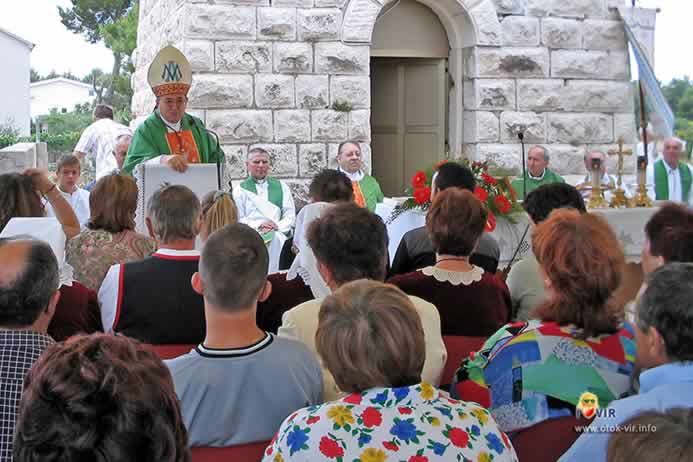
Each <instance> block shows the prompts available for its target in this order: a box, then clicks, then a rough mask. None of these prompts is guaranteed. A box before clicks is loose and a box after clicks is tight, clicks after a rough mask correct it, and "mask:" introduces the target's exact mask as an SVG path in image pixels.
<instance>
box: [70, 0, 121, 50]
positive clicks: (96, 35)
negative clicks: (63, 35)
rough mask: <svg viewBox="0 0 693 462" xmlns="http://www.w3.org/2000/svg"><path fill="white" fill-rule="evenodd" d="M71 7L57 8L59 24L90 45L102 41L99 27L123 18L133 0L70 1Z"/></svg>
mask: <svg viewBox="0 0 693 462" xmlns="http://www.w3.org/2000/svg"><path fill="white" fill-rule="evenodd" d="M70 3H71V4H72V7H67V8H63V7H60V6H59V7H58V14H60V22H62V23H63V25H64V26H65V27H67V29H68V30H70V31H72V32H74V33H75V34H80V35H84V37H85V38H86V39H87V40H88V41H89V42H90V43H96V42H98V41H99V40H102V39H103V36H102V35H101V30H100V27H101V26H104V25H107V24H113V23H114V22H116V21H118V19H120V18H122V17H123V16H125V15H126V14H127V13H128V11H129V10H130V8H131V7H132V5H133V3H134V0H70Z"/></svg>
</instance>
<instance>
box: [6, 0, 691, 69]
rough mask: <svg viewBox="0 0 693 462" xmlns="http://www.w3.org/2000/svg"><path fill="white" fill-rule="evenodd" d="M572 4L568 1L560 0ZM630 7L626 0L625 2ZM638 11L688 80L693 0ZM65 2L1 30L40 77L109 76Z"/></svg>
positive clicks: (104, 52) (10, 5) (647, 2)
mask: <svg viewBox="0 0 693 462" xmlns="http://www.w3.org/2000/svg"><path fill="white" fill-rule="evenodd" d="M565 1H572V0H565ZM624 1H625V2H626V3H628V4H630V0H624ZM637 3H638V5H640V6H643V7H657V8H660V9H661V12H660V13H659V14H658V15H657V28H656V36H655V73H656V74H657V78H658V79H659V80H661V81H662V82H664V83H666V82H669V81H670V80H671V79H672V78H674V77H678V78H681V77H683V76H684V75H688V76H689V77H693V59H692V58H691V57H690V55H689V54H688V53H686V52H685V51H683V50H685V47H686V46H687V45H688V42H687V39H686V37H688V34H687V32H688V28H690V24H691V18H693V0H637ZM58 5H60V6H69V5H70V1H69V0H2V6H3V10H2V14H0V27H1V28H3V29H5V30H8V31H10V32H12V33H14V34H16V35H19V36H20V37H22V38H24V39H26V40H29V41H30V42H33V43H34V44H36V47H35V48H34V51H33V52H32V53H31V65H32V67H33V68H34V69H36V70H37V71H38V72H39V73H41V74H47V73H49V72H50V71H51V70H55V71H56V72H58V73H63V72H67V71H70V72H72V73H73V74H75V75H77V76H80V77H81V76H84V75H86V74H88V73H89V71H91V69H93V68H95V67H97V68H101V69H102V70H104V71H107V72H109V71H110V69H111V67H112V66H113V57H112V55H111V52H110V51H109V50H108V49H107V48H106V47H105V46H103V44H100V43H99V44H90V43H88V42H87V41H86V40H85V39H84V38H82V36H80V35H77V34H74V33H72V32H70V31H68V30H67V29H66V28H65V26H63V25H62V24H61V23H60V16H59V15H58V9H57V6H58Z"/></svg>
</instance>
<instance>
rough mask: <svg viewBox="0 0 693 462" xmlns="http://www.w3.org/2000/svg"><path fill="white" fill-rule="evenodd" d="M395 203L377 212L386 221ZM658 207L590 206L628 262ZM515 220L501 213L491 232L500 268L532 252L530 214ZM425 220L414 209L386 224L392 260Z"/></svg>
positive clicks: (633, 258) (637, 258)
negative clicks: (609, 229) (611, 232)
mask: <svg viewBox="0 0 693 462" xmlns="http://www.w3.org/2000/svg"><path fill="white" fill-rule="evenodd" d="M394 207H395V205H394V204H392V203H387V202H383V203H379V204H378V205H377V206H376V208H375V213H376V214H377V215H379V216H380V217H381V218H382V219H383V221H385V222H386V223H387V220H388V218H389V217H390V215H391V214H392V211H393V210H394ZM656 211H657V208H656V207H652V208H634V209H597V210H591V212H593V213H598V214H600V215H602V216H604V217H605V218H606V220H607V221H608V222H609V224H610V225H611V227H612V229H613V230H614V232H615V233H616V236H617V237H618V240H619V241H620V242H621V245H622V246H623V251H624V253H625V255H626V261H627V262H629V263H639V262H640V254H641V251H642V248H643V246H644V244H645V231H644V229H645V223H647V221H648V220H649V219H650V217H651V216H652V215H653V214H654V213H655V212H656ZM513 220H514V221H515V223H512V222H511V221H509V220H508V219H507V218H503V217H498V219H497V224H496V229H495V231H494V232H493V233H491V235H492V236H493V237H494V238H495V239H496V241H497V242H498V245H499V246H500V259H499V264H498V269H503V268H505V267H506V266H507V265H508V263H510V261H511V260H512V259H513V255H514V254H515V252H516V251H517V255H516V256H515V260H514V261H518V260H519V259H521V258H523V257H525V256H526V255H528V254H530V253H531V252H532V246H531V244H532V228H531V227H529V228H528V223H529V217H528V216H527V214H526V213H524V212H522V213H518V214H515V215H514V216H513ZM425 224H426V214H425V212H423V211H421V210H417V209H414V210H408V211H406V212H404V213H402V214H401V215H400V216H399V217H397V219H395V220H394V221H393V222H392V223H390V224H388V225H387V232H388V236H389V238H390V243H389V247H388V250H389V252H390V263H392V260H393V259H394V258H395V252H396V251H397V247H398V246H399V243H400V241H401V240H402V236H404V234H405V233H406V232H407V231H409V230H412V229H414V228H418V227H420V226H424V225H425ZM525 231H526V233H525ZM576 244H579V243H576ZM518 247H519V250H518Z"/></svg>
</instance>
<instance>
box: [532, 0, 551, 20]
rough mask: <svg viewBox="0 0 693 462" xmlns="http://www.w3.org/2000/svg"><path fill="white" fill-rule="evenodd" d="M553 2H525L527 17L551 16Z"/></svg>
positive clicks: (548, 0)
mask: <svg viewBox="0 0 693 462" xmlns="http://www.w3.org/2000/svg"><path fill="white" fill-rule="evenodd" d="M552 2H553V0H525V14H526V15H527V16H549V15H550V13H551V4H552Z"/></svg>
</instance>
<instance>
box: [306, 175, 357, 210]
mask: <svg viewBox="0 0 693 462" xmlns="http://www.w3.org/2000/svg"><path fill="white" fill-rule="evenodd" d="M308 195H309V196H310V197H311V199H313V202H340V201H342V202H350V201H352V200H354V187H353V186H352V184H351V180H350V179H349V177H348V176H346V175H345V174H344V173H343V172H340V171H339V170H333V169H330V168H327V169H324V170H322V171H321V172H320V173H318V174H317V175H315V176H314V177H313V181H311V182H310V186H309V187H308Z"/></svg>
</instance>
